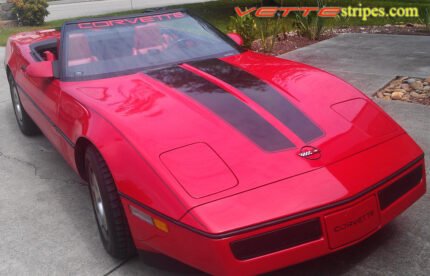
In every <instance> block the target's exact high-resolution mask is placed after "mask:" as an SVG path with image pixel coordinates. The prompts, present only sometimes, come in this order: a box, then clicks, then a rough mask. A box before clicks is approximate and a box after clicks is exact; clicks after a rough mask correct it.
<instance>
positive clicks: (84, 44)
mask: <svg viewBox="0 0 430 276" xmlns="http://www.w3.org/2000/svg"><path fill="white" fill-rule="evenodd" d="M67 56H68V58H67V60H68V66H76V65H82V64H87V63H91V62H95V61H97V57H96V56H94V55H93V54H92V52H91V49H90V45H89V44H88V39H87V37H86V36H85V34H80V33H75V34H71V35H70V37H69V48H68V52H67Z"/></svg>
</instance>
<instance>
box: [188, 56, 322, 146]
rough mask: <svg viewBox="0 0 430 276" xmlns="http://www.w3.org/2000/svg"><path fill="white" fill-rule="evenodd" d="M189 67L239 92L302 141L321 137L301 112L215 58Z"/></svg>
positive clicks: (248, 76) (282, 98)
mask: <svg viewBox="0 0 430 276" xmlns="http://www.w3.org/2000/svg"><path fill="white" fill-rule="evenodd" d="M190 65H191V66H193V67H195V68H197V69H199V70H201V71H204V72H206V73H208V74H210V75H212V76H214V77H216V78H218V79H220V80H222V81H224V82H225V83H228V84H229V85H231V86H233V87H235V88H237V89H238V90H240V91H241V92H242V93H244V94H245V95H246V96H248V97H249V98H251V99H252V100H253V101H254V102H256V103H258V104H259V105H261V106H262V107H263V108H264V109H266V110H267V111H268V112H270V113H271V114H272V115H273V116H275V117H276V118H277V119H278V120H279V121H281V122H282V123H283V124H284V125H285V126H286V127H288V128H289V129H291V130H292V131H293V132H294V133H295V134H296V135H297V136H298V137H299V138H300V139H302V140H303V141H304V142H306V143H307V142H310V141H312V140H314V139H316V138H318V137H320V136H322V135H323V132H322V131H321V129H320V128H319V127H318V126H316V125H315V124H314V123H313V122H312V121H311V120H310V119H309V118H308V117H307V116H306V115H305V114H304V113H303V112H302V111H300V110H299V109H298V108H297V107H295V106H294V105H293V104H292V103H291V102H290V101H289V100H288V99H287V98H285V97H284V96H282V95H281V94H280V93H279V92H278V91H276V90H275V89H274V88H273V87H272V86H270V85H269V84H267V83H266V82H264V81H262V80H260V79H259V78H258V77H256V76H253V75H252V74H250V73H248V72H246V71H244V70H242V69H240V68H238V67H235V66H233V65H231V64H229V63H227V62H224V61H222V60H219V59H208V60H202V61H197V62H192V63H190Z"/></svg>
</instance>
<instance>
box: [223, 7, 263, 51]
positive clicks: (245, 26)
mask: <svg viewBox="0 0 430 276" xmlns="http://www.w3.org/2000/svg"><path fill="white" fill-rule="evenodd" d="M228 30H229V31H231V32H234V33H237V34H239V35H241V36H242V38H243V46H245V47H247V48H250V47H251V45H252V42H253V41H254V40H255V38H256V37H257V23H256V20H255V18H254V16H252V15H251V14H247V15H245V16H242V17H240V16H238V15H236V16H231V17H230V23H229V26H228Z"/></svg>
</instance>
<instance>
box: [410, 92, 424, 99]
mask: <svg viewBox="0 0 430 276" xmlns="http://www.w3.org/2000/svg"><path fill="white" fill-rule="evenodd" d="M411 96H412V97H414V98H417V99H426V98H427V97H428V96H427V95H426V94H418V93H417V92H411Z"/></svg>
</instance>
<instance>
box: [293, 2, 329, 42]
mask: <svg viewBox="0 0 430 276" xmlns="http://www.w3.org/2000/svg"><path fill="white" fill-rule="evenodd" d="M317 4H318V7H320V8H321V7H324V0H317ZM325 22H326V21H325V19H324V18H321V17H319V16H318V15H317V14H316V13H310V14H309V15H308V16H306V17H305V16H302V15H301V14H298V13H296V19H295V20H294V27H296V28H297V32H298V34H299V35H300V36H304V37H307V38H309V39H310V40H318V39H319V38H320V36H321V34H322V33H323V32H324V30H325Z"/></svg>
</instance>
